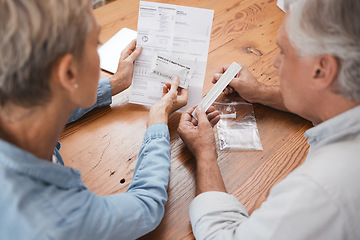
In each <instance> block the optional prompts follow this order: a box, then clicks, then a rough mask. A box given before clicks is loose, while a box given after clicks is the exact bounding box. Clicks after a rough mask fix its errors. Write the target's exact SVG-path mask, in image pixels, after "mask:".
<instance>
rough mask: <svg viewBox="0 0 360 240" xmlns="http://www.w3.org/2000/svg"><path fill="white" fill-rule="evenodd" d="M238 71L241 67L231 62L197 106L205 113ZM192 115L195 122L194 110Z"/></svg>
mask: <svg viewBox="0 0 360 240" xmlns="http://www.w3.org/2000/svg"><path fill="white" fill-rule="evenodd" d="M240 70H241V66H240V65H239V64H237V63H236V62H233V63H232V64H231V65H230V66H229V68H228V69H227V70H226V71H225V72H224V74H223V75H222V76H221V77H220V79H219V80H218V81H217V83H216V84H215V85H214V86H213V87H212V88H211V90H210V91H209V92H208V94H206V96H205V97H204V98H203V100H201V102H200V103H199V104H198V105H200V106H202V107H203V108H204V111H205V112H206V111H207V110H208V109H209V107H210V106H211V104H213V103H214V101H215V100H216V99H217V98H218V97H219V95H220V94H221V92H222V91H223V90H224V89H225V88H226V86H227V85H228V84H229V83H230V82H231V80H232V79H233V78H234V77H235V75H236V74H237V73H238V72H239V71H240ZM192 115H193V117H194V118H195V119H196V120H197V117H196V109H195V110H194V111H193V113H192Z"/></svg>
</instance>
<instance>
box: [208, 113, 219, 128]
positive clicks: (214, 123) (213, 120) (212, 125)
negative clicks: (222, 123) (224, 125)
mask: <svg viewBox="0 0 360 240" xmlns="http://www.w3.org/2000/svg"><path fill="white" fill-rule="evenodd" d="M219 120H220V115H217V116H216V117H214V118H213V119H211V120H210V124H211V127H214V126H215V125H216V124H217V123H218V122H219Z"/></svg>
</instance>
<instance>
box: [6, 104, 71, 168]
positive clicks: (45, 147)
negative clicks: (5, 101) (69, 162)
mask: <svg viewBox="0 0 360 240" xmlns="http://www.w3.org/2000/svg"><path fill="white" fill-rule="evenodd" d="M67 107H68V108H67ZM71 110H72V109H71V108H70V107H69V106H66V105H64V104H60V103H56V102H54V101H52V102H51V103H48V104H46V105H45V106H37V107H33V108H23V107H18V106H11V107H7V108H5V109H1V108H0V138H2V139H4V140H5V141H7V142H10V143H11V144H14V145H15V146H17V147H19V148H21V149H23V150H25V151H27V152H30V153H32V154H33V155H35V156H36V157H38V158H40V159H44V160H47V161H51V160H52V155H53V153H54V148H55V146H56V143H57V140H58V138H59V136H60V135H61V133H62V131H63V129H64V126H65V124H66V122H67V120H68V118H69V116H70V114H71Z"/></svg>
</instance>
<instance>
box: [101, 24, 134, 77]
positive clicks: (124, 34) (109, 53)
mask: <svg viewBox="0 0 360 240" xmlns="http://www.w3.org/2000/svg"><path fill="white" fill-rule="evenodd" d="M134 39H136V31H134V30H131V29H128V28H123V29H121V30H120V31H119V32H117V33H116V34H115V35H114V36H113V37H112V38H110V39H109V40H108V41H107V42H106V43H104V45H102V46H101V47H100V48H99V50H98V53H99V57H100V68H101V69H103V70H105V71H108V72H111V73H115V72H116V71H117V68H118V65H119V59H120V54H121V52H122V50H124V48H125V47H126V46H127V45H128V44H129V43H130V42H131V41H132V40H134Z"/></svg>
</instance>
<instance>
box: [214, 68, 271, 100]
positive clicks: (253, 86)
mask: <svg viewBox="0 0 360 240" xmlns="http://www.w3.org/2000/svg"><path fill="white" fill-rule="evenodd" d="M239 65H240V66H241V67H242V69H241V70H240V71H239V72H238V74H236V77H235V78H233V80H231V82H230V84H229V86H227V87H226V88H225V90H224V93H225V94H226V95H228V94H231V93H233V92H234V91H236V92H237V93H238V94H239V95H240V96H241V97H242V98H244V99H245V100H246V101H248V102H256V101H257V96H259V93H260V92H261V91H262V89H263V88H264V86H265V85H264V84H262V83H260V82H259V81H258V80H256V78H255V77H254V76H253V75H252V74H251V72H250V71H249V70H248V69H247V68H246V66H245V64H243V63H239ZM229 66H230V65H229V64H228V65H223V66H221V67H220V69H219V70H218V71H217V72H216V73H215V74H214V77H213V81H212V82H213V83H214V84H215V83H216V82H217V81H218V80H219V79H220V77H221V76H222V74H223V73H224V72H225V71H226V70H227V69H228V68H229Z"/></svg>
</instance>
